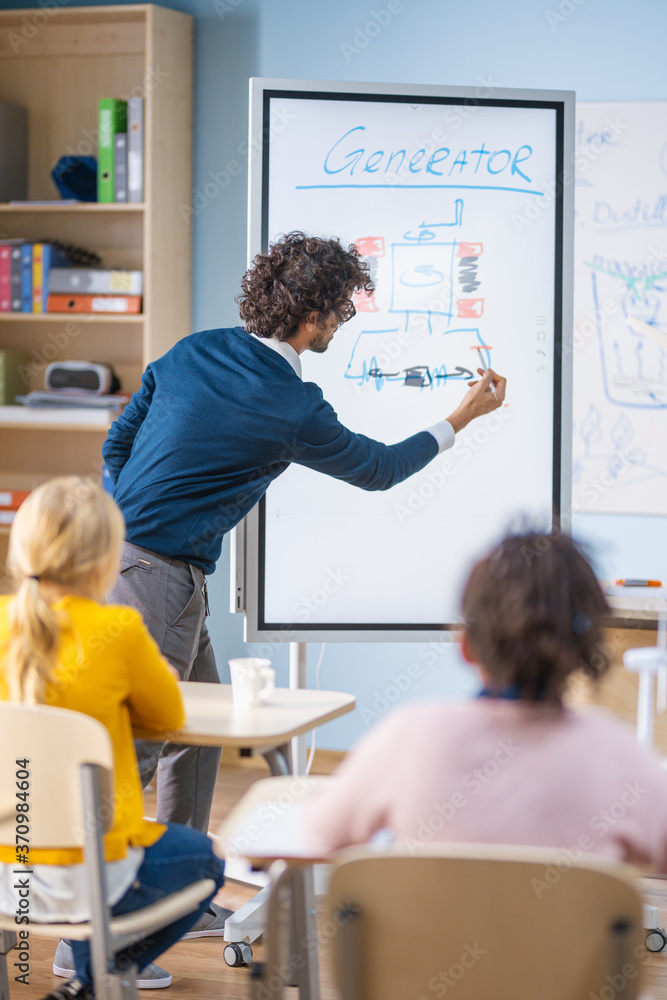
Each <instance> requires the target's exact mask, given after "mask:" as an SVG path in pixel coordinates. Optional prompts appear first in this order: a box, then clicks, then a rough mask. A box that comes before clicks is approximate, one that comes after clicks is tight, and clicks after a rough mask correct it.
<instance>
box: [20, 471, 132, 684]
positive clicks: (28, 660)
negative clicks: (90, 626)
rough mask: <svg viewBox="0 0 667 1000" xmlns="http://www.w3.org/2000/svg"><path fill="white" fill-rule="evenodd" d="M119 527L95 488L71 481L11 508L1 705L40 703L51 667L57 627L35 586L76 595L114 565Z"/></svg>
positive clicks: (111, 506)
mask: <svg viewBox="0 0 667 1000" xmlns="http://www.w3.org/2000/svg"><path fill="white" fill-rule="evenodd" d="M124 534H125V525H124V523H123V517H122V514H121V513H120V510H119V509H118V507H117V506H116V504H115V503H114V501H113V500H112V499H111V497H110V496H108V494H106V493H105V492H104V490H103V489H102V487H101V486H100V485H99V484H98V483H96V482H92V481H90V480H86V479H79V478H78V477H76V476H61V477H59V478H58V479H52V480H50V481H49V482H48V483H44V484H43V485H42V486H38V487H37V489H36V490H33V492H32V493H31V494H30V496H29V497H28V499H27V500H26V501H25V502H24V503H23V504H22V505H21V507H20V508H19V510H18V512H17V514H16V517H15V519H14V523H13V524H12V530H11V534H10V537H9V555H8V559H7V566H8V569H9V572H10V574H11V576H12V577H13V579H14V581H15V583H16V587H17V589H16V594H15V596H14V597H13V599H12V600H11V601H10V604H9V641H8V645H7V652H6V658H5V667H6V677H7V683H8V687H9V697H10V698H11V699H12V700H13V701H22V702H31V703H40V702H42V701H43V700H44V696H45V688H46V685H47V683H48V681H49V679H50V677H51V674H52V672H53V669H54V667H55V665H56V662H57V659H58V650H59V647H60V633H61V629H62V626H63V622H62V621H61V619H60V618H59V617H58V615H57V614H56V613H55V612H54V611H53V610H52V608H51V607H50V606H49V604H48V603H47V602H46V600H45V599H44V596H43V594H42V593H41V590H40V583H43V584H54V585H56V586H59V587H62V588H64V589H65V590H66V591H67V589H68V588H71V589H72V591H77V590H79V589H81V588H82V587H84V586H85V585H86V584H89V583H90V581H91V580H93V579H94V577H95V575H96V574H97V575H99V574H100V573H101V571H102V568H103V566H106V568H107V572H108V569H109V567H111V566H112V565H113V564H114V562H115V564H116V566H117V565H118V560H119V557H120V547H121V544H122V541H123V537H124Z"/></svg>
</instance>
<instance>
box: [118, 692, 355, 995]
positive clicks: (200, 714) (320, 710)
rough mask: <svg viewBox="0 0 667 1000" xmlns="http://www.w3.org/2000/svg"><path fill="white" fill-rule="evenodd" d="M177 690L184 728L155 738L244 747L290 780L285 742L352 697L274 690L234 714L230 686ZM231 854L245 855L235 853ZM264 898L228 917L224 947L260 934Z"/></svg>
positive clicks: (349, 705)
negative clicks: (262, 700) (261, 702)
mask: <svg viewBox="0 0 667 1000" xmlns="http://www.w3.org/2000/svg"><path fill="white" fill-rule="evenodd" d="M179 688H180V690H181V694H182V695H183V702H184V704H185V719H186V721H185V725H184V726H182V727H181V729H178V730H176V731H175V732H168V733H160V736H159V738H160V739H168V740H169V741H170V742H172V743H191V744H196V745H200V746H220V747H244V748H249V749H252V750H255V751H257V752H259V753H261V754H262V756H263V757H264V759H265V760H266V761H267V763H268V765H269V768H270V770H271V774H273V775H291V771H292V768H291V754H290V740H291V739H292V738H293V737H294V736H300V735H301V734H302V733H306V732H308V731H309V730H310V729H315V728H316V727H317V726H322V725H324V723H325V722H330V721H331V720H332V719H337V718H338V717H339V716H341V715H345V714H346V713H347V712H351V711H352V710H353V708H354V706H355V699H354V697H353V695H351V694H344V693H342V692H339V691H311V690H307V689H306V690H291V689H286V688H276V690H275V692H274V693H273V694H272V695H271V698H270V700H269V701H268V702H267V703H266V704H264V705H262V706H261V707H259V708H252V709H247V710H243V711H239V710H238V709H236V710H235V709H234V705H233V702H232V688H231V685H230V684H204V683H194V682H191V683H189V682H185V683H183V682H181V683H180V684H179ZM134 735H135V736H136V737H137V738H138V739H149V740H150V739H152V740H155V738H156V734H155V733H154V732H150V731H147V730H143V729H138V728H137V729H135V730H134ZM288 780H289V781H300V780H303V779H297V778H293V777H290V778H289V779H288ZM235 854H236V856H237V857H239V856H245V855H244V852H241V851H236V852H235ZM227 874H228V877H231V878H232V879H234V880H236V881H244V880H243V878H242V877H241V876H235V875H234V874H231V875H230V874H229V873H227ZM304 884H306V883H304ZM308 887H309V883H308V885H306V889H307V888H308ZM268 898H269V892H268V889H266V888H264V889H262V890H261V891H260V892H258V893H257V895H256V896H254V897H253V899H251V900H250V902H249V903H246V904H245V905H244V906H242V907H240V909H238V910H237V911H236V913H234V914H233V916H231V917H229V919H228V920H227V921H226V922H225V942H226V943H228V944H239V943H240V942H244V941H249V942H252V941H255V940H256V939H257V938H258V937H259V936H260V934H262V932H263V930H264V927H265V926H266V907H267V903H268ZM230 964H233V963H230ZM307 995H308V994H306V996H307ZM310 996H311V997H314V994H310Z"/></svg>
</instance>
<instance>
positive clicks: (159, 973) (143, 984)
mask: <svg viewBox="0 0 667 1000" xmlns="http://www.w3.org/2000/svg"><path fill="white" fill-rule="evenodd" d="M74 971H75V968H74V955H73V954H72V949H71V948H70V946H69V945H68V944H67V941H63V940H62V938H61V940H60V941H59V942H58V947H57V948H56V953H55V955H54V957H53V975H54V976H62V977H63V978H64V979H69V978H70V976H71V975H72V973H73V972H74ZM77 981H78V980H77ZM67 985H68V984H65V986H67ZM167 986H171V973H170V972H167V970H166V969H163V968H161V967H160V966H159V965H156V964H155V962H151V964H150V965H147V966H146V968H145V969H142V970H141V972H139V973H138V974H137V989H138V990H164V989H166V987H167ZM63 989H64V987H63ZM54 997H55V994H54ZM83 997H84V995H82V997H81V1000H83ZM55 1000H60V998H58V997H55Z"/></svg>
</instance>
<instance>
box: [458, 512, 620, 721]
mask: <svg viewBox="0 0 667 1000" xmlns="http://www.w3.org/2000/svg"><path fill="white" fill-rule="evenodd" d="M608 612H609V607H608V605H607V602H606V600H605V598H604V596H603V594H602V591H601V590H600V585H599V584H598V582H597V580H596V579H595V574H594V573H593V570H592V568H591V566H590V564H589V563H588V561H587V560H586V558H585V556H584V555H583V553H582V552H581V551H580V549H579V548H578V546H577V545H576V544H575V542H573V541H572V539H571V538H569V537H568V536H567V535H560V534H541V533H539V532H529V533H526V534H515V535H509V536H508V537H507V538H505V539H504V541H502V542H501V543H500V545H498V546H497V547H496V548H495V549H494V550H493V551H492V552H491V553H490V554H489V555H488V556H487V557H486V558H485V559H482V561H481V562H479V563H477V565H476V566H475V567H474V569H473V571H472V573H471V575H470V578H469V579H468V582H467V584H466V587H465V591H464V594H463V614H464V618H465V629H466V632H467V633H468V637H469V639H470V643H471V646H472V648H473V651H474V654H475V657H476V658H478V661H479V663H480V664H481V665H482V666H483V667H484V669H485V671H486V672H487V674H488V675H489V676H490V677H491V680H492V684H493V686H494V688H498V689H502V688H504V687H506V686H508V685H516V686H517V688H518V689H519V691H520V692H521V694H522V696H523V697H524V698H526V699H529V700H534V699H541V700H544V701H547V702H551V703H552V704H554V703H555V704H560V703H561V700H562V696H563V694H564V692H565V688H566V686H567V680H568V677H569V675H570V674H572V673H574V672H576V671H578V670H580V671H582V672H583V673H584V674H586V675H587V676H589V677H592V678H594V679H598V678H600V677H602V676H603V675H604V674H605V673H606V671H607V669H608V667H609V661H608V657H607V651H606V647H605V644H604V642H603V638H602V627H601V618H602V616H603V615H604V614H606V613H608Z"/></svg>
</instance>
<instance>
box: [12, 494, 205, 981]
mask: <svg viewBox="0 0 667 1000" xmlns="http://www.w3.org/2000/svg"><path fill="white" fill-rule="evenodd" d="M123 538H124V524H123V518H122V515H121V513H120V511H119V509H118V507H117V506H116V504H115V503H114V501H113V500H112V499H111V497H109V496H108V495H107V494H106V493H105V492H104V491H103V490H102V488H101V487H100V486H99V485H97V483H95V482H92V481H89V480H84V479H79V478H76V477H73V476H67V477H61V478H58V479H54V480H51V481H50V482H48V483H45V484H44V485H42V486H40V487H38V488H37V489H36V490H34V491H33V492H32V493H31V494H30V496H29V497H28V499H27V500H26V501H25V503H24V504H23V505H22V506H21V508H20V509H19V511H18V512H17V515H16V518H15V521H14V524H13V525H12V531H11V535H10V543H9V559H8V569H9V572H10V574H11V577H12V579H13V582H14V585H15V593H14V594H13V595H12V596H10V597H5V596H2V597H0V700H10V701H18V702H23V703H27V704H35V705H39V704H48V705H53V706H57V707H60V708H68V709H71V710H73V711H77V712H83V713H85V714H87V715H90V716H92V717H93V718H96V719H98V721H100V722H101V723H102V724H103V725H105V726H106V727H107V729H108V730H109V733H110V736H111V740H112V744H113V750H114V777H115V790H114V798H113V810H114V821H113V824H112V827H111V829H110V831H109V833H107V835H106V837H105V855H106V860H107V888H108V898H109V903H110V905H111V906H112V912H113V914H114V915H119V914H121V913H128V912H131V911H132V910H136V909H138V908H140V907H142V906H145V905H147V903H148V902H154V901H155V900H157V899H160V898H161V897H162V896H165V895H167V894H168V893H170V892H173V891H175V890H176V889H178V888H181V887H182V886H185V885H189V884H190V883H192V882H195V881H197V880H198V879H200V878H202V877H208V878H212V879H214V880H215V882H216V885H218V886H219V885H221V884H222V862H221V861H219V860H218V859H217V858H215V857H214V855H213V851H212V844H211V842H210V841H209V839H208V838H207V837H206V836H204V835H203V834H202V833H199V832H198V831H196V830H191V829H188V828H186V827H181V826H179V825H177V824H168V825H167V826H165V825H161V824H157V823H152V822H150V821H147V820H145V819H144V818H143V809H142V798H141V786H140V782H139V773H138V768H137V762H136V756H135V752H134V745H133V742H132V736H131V726H132V724H135V725H140V726H141V727H142V728H149V729H153V730H155V731H156V732H159V731H164V730H168V729H173V728H177V727H179V726H181V725H182V724H183V722H184V713H183V704H182V700H181V696H180V692H179V689H178V685H177V683H176V679H175V676H174V673H173V668H171V667H170V665H169V664H168V663H167V661H166V660H164V658H163V657H162V656H161V655H160V653H159V651H158V648H157V646H156V644H155V642H154V640H153V639H152V638H151V636H150V635H149V633H148V631H147V630H146V627H145V625H144V624H143V621H142V619H141V616H140V615H139V613H138V612H137V611H135V610H133V609H131V608H126V607H122V606H118V605H110V606H109V605H106V604H104V603H103V601H104V595H105V593H106V592H107V591H108V590H109V589H110V588H111V586H112V585H113V583H114V581H115V579H116V577H117V575H118V568H119V559H120V550H121V545H122V542H123ZM53 759H54V780H55V781H57V760H58V748H57V747H54V748H53ZM14 858H15V848H14V849H12V848H11V846H9V845H0V910H2V912H4V913H8V914H12V913H14V912H15V911H16V899H15V898H14V894H13V889H12V882H13V881H14V879H13V876H12V872H11V869H12V867H13V864H12V863H13V861H14ZM30 860H31V869H32V875H31V919H33V920H37V921H39V920H40V919H41V920H48V921H69V922H77V921H80V920H85V919H87V918H88V916H89V912H88V905H87V892H86V886H85V883H84V877H83V867H82V864H81V862H82V857H81V852H80V851H78V850H47V849H41V850H34V851H31V855H30ZM203 872H206V874H202V873H203ZM209 902H210V899H206V900H204V901H203V902H202V903H201V904H200V907H199V908H198V909H197V910H196V911H193V913H192V914H189V915H188V916H187V917H184V918H182V919H181V920H179V921H176V922H175V923H174V924H172V925H170V926H169V927H166V928H164V929H163V930H162V931H160V932H158V933H156V934H154V935H152V936H151V937H150V938H146V939H145V940H144V941H142V942H141V943H140V945H139V946H138V947H137V945H134V946H133V949H132V962H134V963H135V964H136V965H137V967H138V969H139V970H141V969H144V968H145V967H146V966H147V965H148V964H149V963H151V962H153V959H155V958H156V957H157V956H158V955H159V954H161V953H162V951H164V950H165V949H166V948H169V947H171V945H172V944H173V943H174V942H175V941H177V940H178V939H179V938H180V937H181V936H182V935H183V934H184V933H185V932H186V931H187V930H188V929H189V928H190V927H191V926H192V925H193V924H194V923H195V922H196V920H197V919H198V918H199V917H200V915H201V914H202V913H203V912H204V911H205V910H206V909H207V907H208V904H209ZM69 944H70V946H71V947H72V950H73V953H74V966H75V976H74V978H73V979H70V980H69V981H68V982H66V983H64V984H63V985H62V986H61V987H59V988H58V989H56V990H54V991H53V992H52V993H50V994H49V995H48V998H47V1000H72V998H75V1000H87V998H89V997H91V996H92V993H91V970H90V953H89V947H88V944H87V943H86V942H70V943H69ZM61 946H62V943H61ZM61 946H59V950H60V947H61ZM129 960H130V956H129V955H126V954H124V953H122V952H121V953H120V954H119V955H117V956H116V961H117V963H118V965H119V967H122V966H123V965H127V964H128V962H129Z"/></svg>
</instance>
